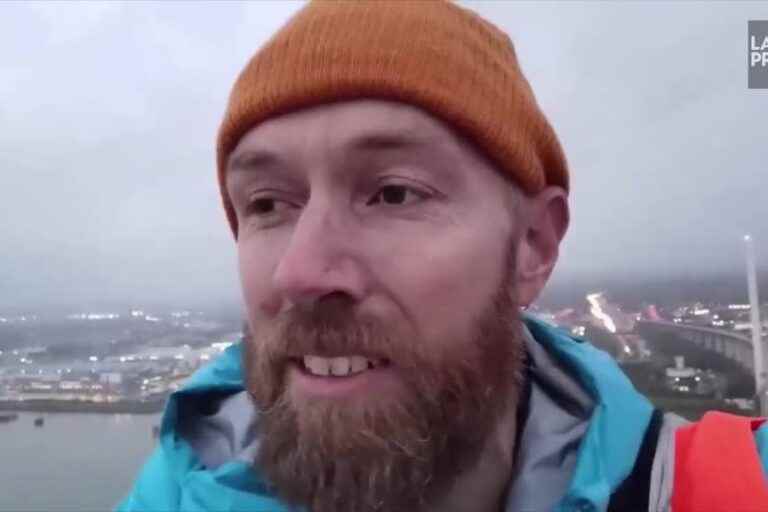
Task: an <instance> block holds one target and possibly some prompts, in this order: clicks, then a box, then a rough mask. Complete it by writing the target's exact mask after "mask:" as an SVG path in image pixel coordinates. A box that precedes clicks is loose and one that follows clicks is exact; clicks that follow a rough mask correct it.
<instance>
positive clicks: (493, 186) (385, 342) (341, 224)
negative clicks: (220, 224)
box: [227, 100, 521, 511]
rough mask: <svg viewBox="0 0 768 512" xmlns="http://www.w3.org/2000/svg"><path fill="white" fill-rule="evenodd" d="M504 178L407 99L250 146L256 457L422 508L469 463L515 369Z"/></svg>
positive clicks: (278, 127) (276, 469) (235, 192)
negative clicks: (258, 418)
mask: <svg viewBox="0 0 768 512" xmlns="http://www.w3.org/2000/svg"><path fill="white" fill-rule="evenodd" d="M509 187H510V184H509V183H507V182H506V180H505V179H504V178H503V177H502V176H501V175H500V174H498V173H497V172H496V171H495V170H494V169H493V167H492V166H491V165H490V164H489V163H488V162H487V161H486V160H485V159H483V158H482V157H481V156H480V155H479V154H478V153H477V152H476V151H475V150H474V149H473V148H472V146H471V145H469V144H468V143H467V142H465V141H463V140H462V139H461V138H460V137H458V136H457V135H456V134H455V133H454V132H452V131H451V130H449V129H448V128H447V127H446V126H445V125H444V124H443V123H441V122H439V121H438V120H436V119H435V118H433V117H431V116H429V115H427V114H425V113H424V112H423V111H421V110H419V109H417V108H414V107H410V106H406V105H403V104H399V103H391V102H384V101H373V100H366V101H362V100H361V101H353V102H345V103H338V104H333V105H326V106H322V107H316V108H312V109H309V110H304V111H299V112H297V113H293V114H289V115H285V116H282V117H278V118H275V119H273V120H270V121H267V122H265V123H263V124H261V125H259V126H257V127H256V128H254V129H253V130H251V131H250V132H249V133H248V134H246V136H245V137H243V139H242V140H241V141H240V143H239V145H238V146H237V148H236V149H235V151H234V152H233V153H232V155H231V157H230V165H229V168H228V171H227V191H228V193H229V195H230V198H231V200H232V203H233V206H234V208H235V211H236V213H237V219H238V224H239V229H238V256H239V265H240V276H241V280H242V286H243V294H244V299H245V305H246V308H247V315H248V324H249V326H250V330H251V333H252V334H251V336H250V337H249V338H248V340H247V342H246V347H245V348H246V350H245V356H244V357H245V361H244V364H245V368H246V373H247V376H246V377H247V379H246V380H247V385H248V389H249V391H250V393H251V394H252V396H253V398H254V400H255V402H256V404H257V406H258V407H259V408H260V409H261V410H262V411H263V416H262V423H263V430H262V431H263V432H264V436H263V440H262V448H261V451H260V455H259V461H258V462H259V464H260V467H261V468H262V469H263V470H264V472H265V473H266V474H267V476H268V477H269V478H270V479H271V480H272V481H273V483H275V485H276V486H277V487H278V490H279V491H281V492H282V493H283V494H284V495H286V496H287V497H288V498H289V499H292V500H294V501H297V502H300V503H303V504H308V505H311V506H312V507H313V510H316V511H319V510H333V509H334V507H339V506H342V504H343V505H344V506H342V508H345V509H349V510H352V509H359V510H363V509H366V508H375V507H377V506H384V507H387V506H390V507H396V506H404V505H415V504H417V503H418V502H421V501H423V500H425V499H426V498H427V496H428V494H429V492H428V491H429V490H430V489H431V487H434V486H435V485H437V484H443V485H448V483H449V481H450V478H451V477H452V476H455V473H456V472H458V471H460V470H461V469H462V468H461V467H457V466H465V465H468V464H471V462H472V456H473V455H476V454H477V452H478V451H479V448H481V447H482V444H483V441H484V440H485V437H487V435H488V433H489V431H490V430H491V429H492V427H493V425H494V423H495V421H496V419H497V417H498V415H499V414H500V411H501V410H502V409H504V408H506V407H508V406H510V404H511V403H513V402H514V399H515V390H516V388H517V379H518V377H519V369H520V365H521V363H520V360H521V348H520V341H519V336H518V329H519V319H518V316H517V313H516V311H517V308H516V304H515V297H514V260H515V247H516V233H517V232H518V229H519V226H516V225H515V218H514V216H513V215H512V214H511V212H512V210H513V209H512V208H510V188H509ZM463 469H466V468H463ZM352 503H354V504H355V505H354V506H352V507H350V506H349V505H350V504H352Z"/></svg>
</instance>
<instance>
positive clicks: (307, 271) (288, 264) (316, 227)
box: [273, 205, 365, 307]
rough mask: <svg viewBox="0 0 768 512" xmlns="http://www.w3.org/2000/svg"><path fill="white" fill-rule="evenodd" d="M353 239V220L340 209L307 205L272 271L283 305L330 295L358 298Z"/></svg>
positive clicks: (360, 286)
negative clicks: (337, 210) (347, 218)
mask: <svg viewBox="0 0 768 512" xmlns="http://www.w3.org/2000/svg"><path fill="white" fill-rule="evenodd" d="M356 239H357V240H356ZM356 242H359V237H358V236H357V235H356V232H355V228H354V226H353V222H349V221H345V219H344V218H343V213H339V212H334V211H331V209H330V208H328V207H323V206H322V205H320V206H312V205H307V206H306V207H305V209H304V211H303V212H302V214H301V217H300V218H299V219H298V221H297V222H296V224H295V225H294V228H293V232H292V234H291V237H290V240H289V242H288V246H287V248H286V250H285V252H284V253H283V254H282V257H281V258H280V260H279V263H278V265H277V267H276V268H275V272H274V275H273V286H274V291H275V292H276V294H277V295H278V296H279V298H280V299H281V302H283V306H284V307H285V306H286V305H288V306H296V305H301V306H311V305H312V304H314V303H315V302H317V301H318V300H320V299H322V298H323V297H326V296H331V295H332V296H339V295H343V296H347V297H348V298H349V299H352V301H353V302H357V301H359V300H361V299H362V297H363V295H364V292H365V281H364V271H363V265H362V263H361V256H360V255H361V250H360V248H359V247H357V246H356V245H355V244H356ZM286 303H287V304H286Z"/></svg>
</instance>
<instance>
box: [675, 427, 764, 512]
mask: <svg viewBox="0 0 768 512" xmlns="http://www.w3.org/2000/svg"><path fill="white" fill-rule="evenodd" d="M765 421H766V420H765V419H754V418H745V417H741V416H736V415H733V414H726V413H722V412H708V413H706V414H705V415H704V417H703V418H702V419H701V420H700V421H699V422H698V423H694V424H692V425H688V426H685V427H681V428H680V429H678V430H677V432H675V480H674V488H673V491H672V512H768V480H766V477H765V474H764V472H763V465H762V463H761V462H760V457H759V455H758V452H757V445H756V444H755V438H754V433H753V432H754V431H755V430H756V429H757V428H759V427H760V426H761V425H762V424H763V423H764V422H765Z"/></svg>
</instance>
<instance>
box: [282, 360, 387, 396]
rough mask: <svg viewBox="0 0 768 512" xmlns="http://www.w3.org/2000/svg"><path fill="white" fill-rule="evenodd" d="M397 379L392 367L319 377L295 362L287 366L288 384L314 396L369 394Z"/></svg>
mask: <svg viewBox="0 0 768 512" xmlns="http://www.w3.org/2000/svg"><path fill="white" fill-rule="evenodd" d="M397 382H398V379H397V378H396V376H395V372H394V370H393V368H392V367H390V366H387V367H380V368H374V369H369V370H365V371H362V372H360V373H356V374H354V375H349V376H346V377H334V376H328V377H321V376H319V375H312V374H311V373H309V372H307V371H306V370H305V369H304V368H303V367H301V366H300V365H299V364H298V363H296V362H291V363H290V364H289V366H288V383H289V386H291V387H295V388H296V391H299V392H301V393H302V394H305V395H312V396H315V397H339V396H345V395H357V394H369V393H371V392H373V391H374V390H375V391H377V392H378V391H381V390H382V389H383V388H386V387H391V386H393V385H396V384H397Z"/></svg>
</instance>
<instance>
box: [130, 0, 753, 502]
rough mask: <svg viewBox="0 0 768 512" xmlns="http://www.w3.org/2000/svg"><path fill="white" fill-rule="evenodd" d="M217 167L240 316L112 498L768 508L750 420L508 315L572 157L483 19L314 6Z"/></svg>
mask: <svg viewBox="0 0 768 512" xmlns="http://www.w3.org/2000/svg"><path fill="white" fill-rule="evenodd" d="M218 178H219V184H220V187H221V194H222V199H223V203H224V207H225V210H226V213H227V216H228V219H229V222H230V226H231V228H232V231H233V234H234V236H235V239H236V241H237V251H238V257H239V270H240V276H241V281H242V287H243V296H244V302H245V307H246V312H247V326H246V335H245V337H244V340H243V341H242V342H241V343H238V344H236V345H234V346H233V347H232V348H230V349H229V350H228V351H227V352H226V353H225V354H224V355H223V356H222V357H221V358H220V359H219V360H217V361H216V362H214V363H213V364H211V365H210V366H208V367H206V368H203V369H202V370H201V371H200V372H198V373H197V374H196V375H195V376H193V377H192V378H191V380H190V381H189V382H188V384H187V386H186V387H185V389H183V390H182V391H180V392H177V393H175V394H174V395H173V396H172V397H171V399H170V401H169V403H168V406H167V409H166V412H165V415H164V419H163V424H162V433H161V439H160V443H159V446H158V448H157V450H156V452H155V453H154V454H153V456H152V457H151V458H150V460H149V461H148V462H147V464H146V466H145V468H144V469H143V471H142V473H141V475H140V476H139V479H138V481H137V483H136V485H135V488H134V489H133V491H132V492H131V494H130V495H129V496H128V497H127V498H126V500H125V501H124V502H123V503H122V504H121V505H120V507H119V508H120V509H121V510H158V511H159V510H184V511H192V510H216V511H223V510H243V511H245V510H252V511H266V510H269V511H282V510H312V511H314V512H331V511H377V510H378V511H405V510H408V511H423V512H428V511H441V512H451V511H472V512H490V511H545V510H562V511H565V510H606V509H610V510H652V511H666V510H670V507H672V508H673V509H674V510H675V512H680V511H684V510H768V508H766V504H767V503H768V500H766V494H768V490H766V486H765V482H764V476H763V473H762V471H763V470H762V466H761V462H760V459H759V457H758V452H757V451H756V450H755V442H756V440H757V443H758V444H759V445H760V447H761V449H762V446H764V445H763V444H762V443H764V442H765V440H766V439H767V437H766V436H768V432H766V431H765V429H763V430H759V431H758V432H757V434H753V432H752V430H753V429H757V427H758V426H759V422H755V423H754V424H750V423H745V422H743V421H741V420H738V419H735V418H732V417H727V416H724V415H713V416H710V417H709V419H708V420H705V421H703V422H702V423H700V424H699V425H693V426H683V422H682V420H680V419H677V418H676V417H674V416H669V415H667V416H663V415H661V414H660V413H658V412H654V410H653V407H652V406H651V404H650V403H649V402H648V401H647V400H646V399H645V398H644V397H642V396H641V395H639V394H638V393H637V392H636V391H635V390H634V389H633V387H632V386H631V384H630V383H629V381H628V380H627V379H626V378H625V377H624V376H623V374H622V373H621V372H620V370H619V369H618V368H617V366H616V365H615V364H614V362H613V361H612V360H611V359H610V358H609V357H608V356H607V355H605V354H603V353H601V352H599V351H597V350H596V349H594V348H593V347H591V346H590V345H589V344H588V343H586V342H583V341H582V340H578V339H573V338H570V337H569V336H568V335H567V334H565V333H563V332H561V331H558V330H555V329H553V328H551V327H549V326H548V325H546V324H544V323H542V322H540V321H537V320H535V319H533V318H531V317H528V316H525V315H523V314H522V313H521V310H523V309H525V308H526V307H527V306H528V305H530V304H531V303H532V302H533V301H534V300H535V299H536V297H537V296H538V294H539V292H540V291H541V289H542V288H543V286H544V285H545V283H546V281H547V279H548V277H549V275H550V273H551V271H552V269H553V267H554V265H555V263H556V261H557V257H558V246H559V243H560V241H561V240H562V238H563V236H564V235H565V232H566V229H567V225H568V195H567V194H568V171H567V166H566V161H565V158H564V156H563V153H562V151H561V148H560V146H559V143H558V141H557V137H556V135H555V133H554V131H553V130H552V128H551V127H550V125H549V123H548V122H547V120H546V119H545V117H544V115H543V114H542V112H541V111H540V110H539V108H538V106H537V104H536V101H535V99H534V96H533V93H532V91H531V89H530V87H529V85H528V83H527V81H526V80H525V78H524V77H523V75H522V73H521V71H520V69H519V67H518V64H517V60H516V57H515V53H514V50H513V47H512V45H511V42H510V41H509V39H508V37H507V36H506V35H505V34H503V33H502V32H501V31H499V30H498V29H497V28H495V27H494V26H493V25H491V24H490V23H488V22H486V21H484V20H482V19H481V18H479V17H477V16H476V15H474V14H473V13H471V12H469V11H467V10H465V9H463V8H460V7H458V6H456V5H454V4H451V3H448V2H443V1H430V2H400V1H398V2H379V1H370V2H368V1H366V2H330V1H316V2H312V3H310V4H308V5H307V6H305V7H304V8H303V9H302V10H301V11H300V12H299V13H298V14H297V15H296V16H295V17H294V18H293V19H291V20H290V21H289V22H288V23H287V25H286V26H284V27H283V28H282V29H281V30H280V31H279V32H278V33H277V34H276V35H275V37H274V38H273V39H272V40H271V41H269V43H267V44H266V46H264V47H263V48H262V49H261V50H260V51H259V52H258V53H257V54H256V55H255V56H254V58H253V59H252V60H251V61H250V63H249V64H248V65H247V66H246V68H245V70H244V71H243V72H242V74H241V75H240V77H239V78H238V80H237V82H236V84H235V86H234V89H233V91H232V94H231V97H230V103H229V107H228V110H227V113H226V115H225V118H224V121H223V123H222V126H221V129H220V133H219V140H218ZM729 429H730V430H729ZM726 430H728V432H726V433H727V434H728V436H729V441H730V440H732V441H733V443H732V444H730V446H729V448H731V449H734V450H736V452H733V457H731V458H735V459H736V462H733V461H730V462H729V460H723V459H721V460H716V461H713V459H712V457H708V456H707V454H708V453H709V452H711V451H713V449H716V448H717V449H725V448H726V447H722V446H718V445H716V444H715V443H714V442H713V441H712V440H713V439H720V440H721V441H722V438H721V437H720V438H718V436H721V435H722V434H723V432H725V431H726ZM750 443H751V444H750ZM762 453H763V454H765V451H762ZM763 460H768V457H764V458H763ZM718 465H719V467H720V469H719V470H714V471H713V468H716V467H718ZM718 500H719V501H718ZM702 504H705V505H706V507H707V508H706V509H705V508H702ZM723 507H726V508H723ZM728 507H730V508H728Z"/></svg>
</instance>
